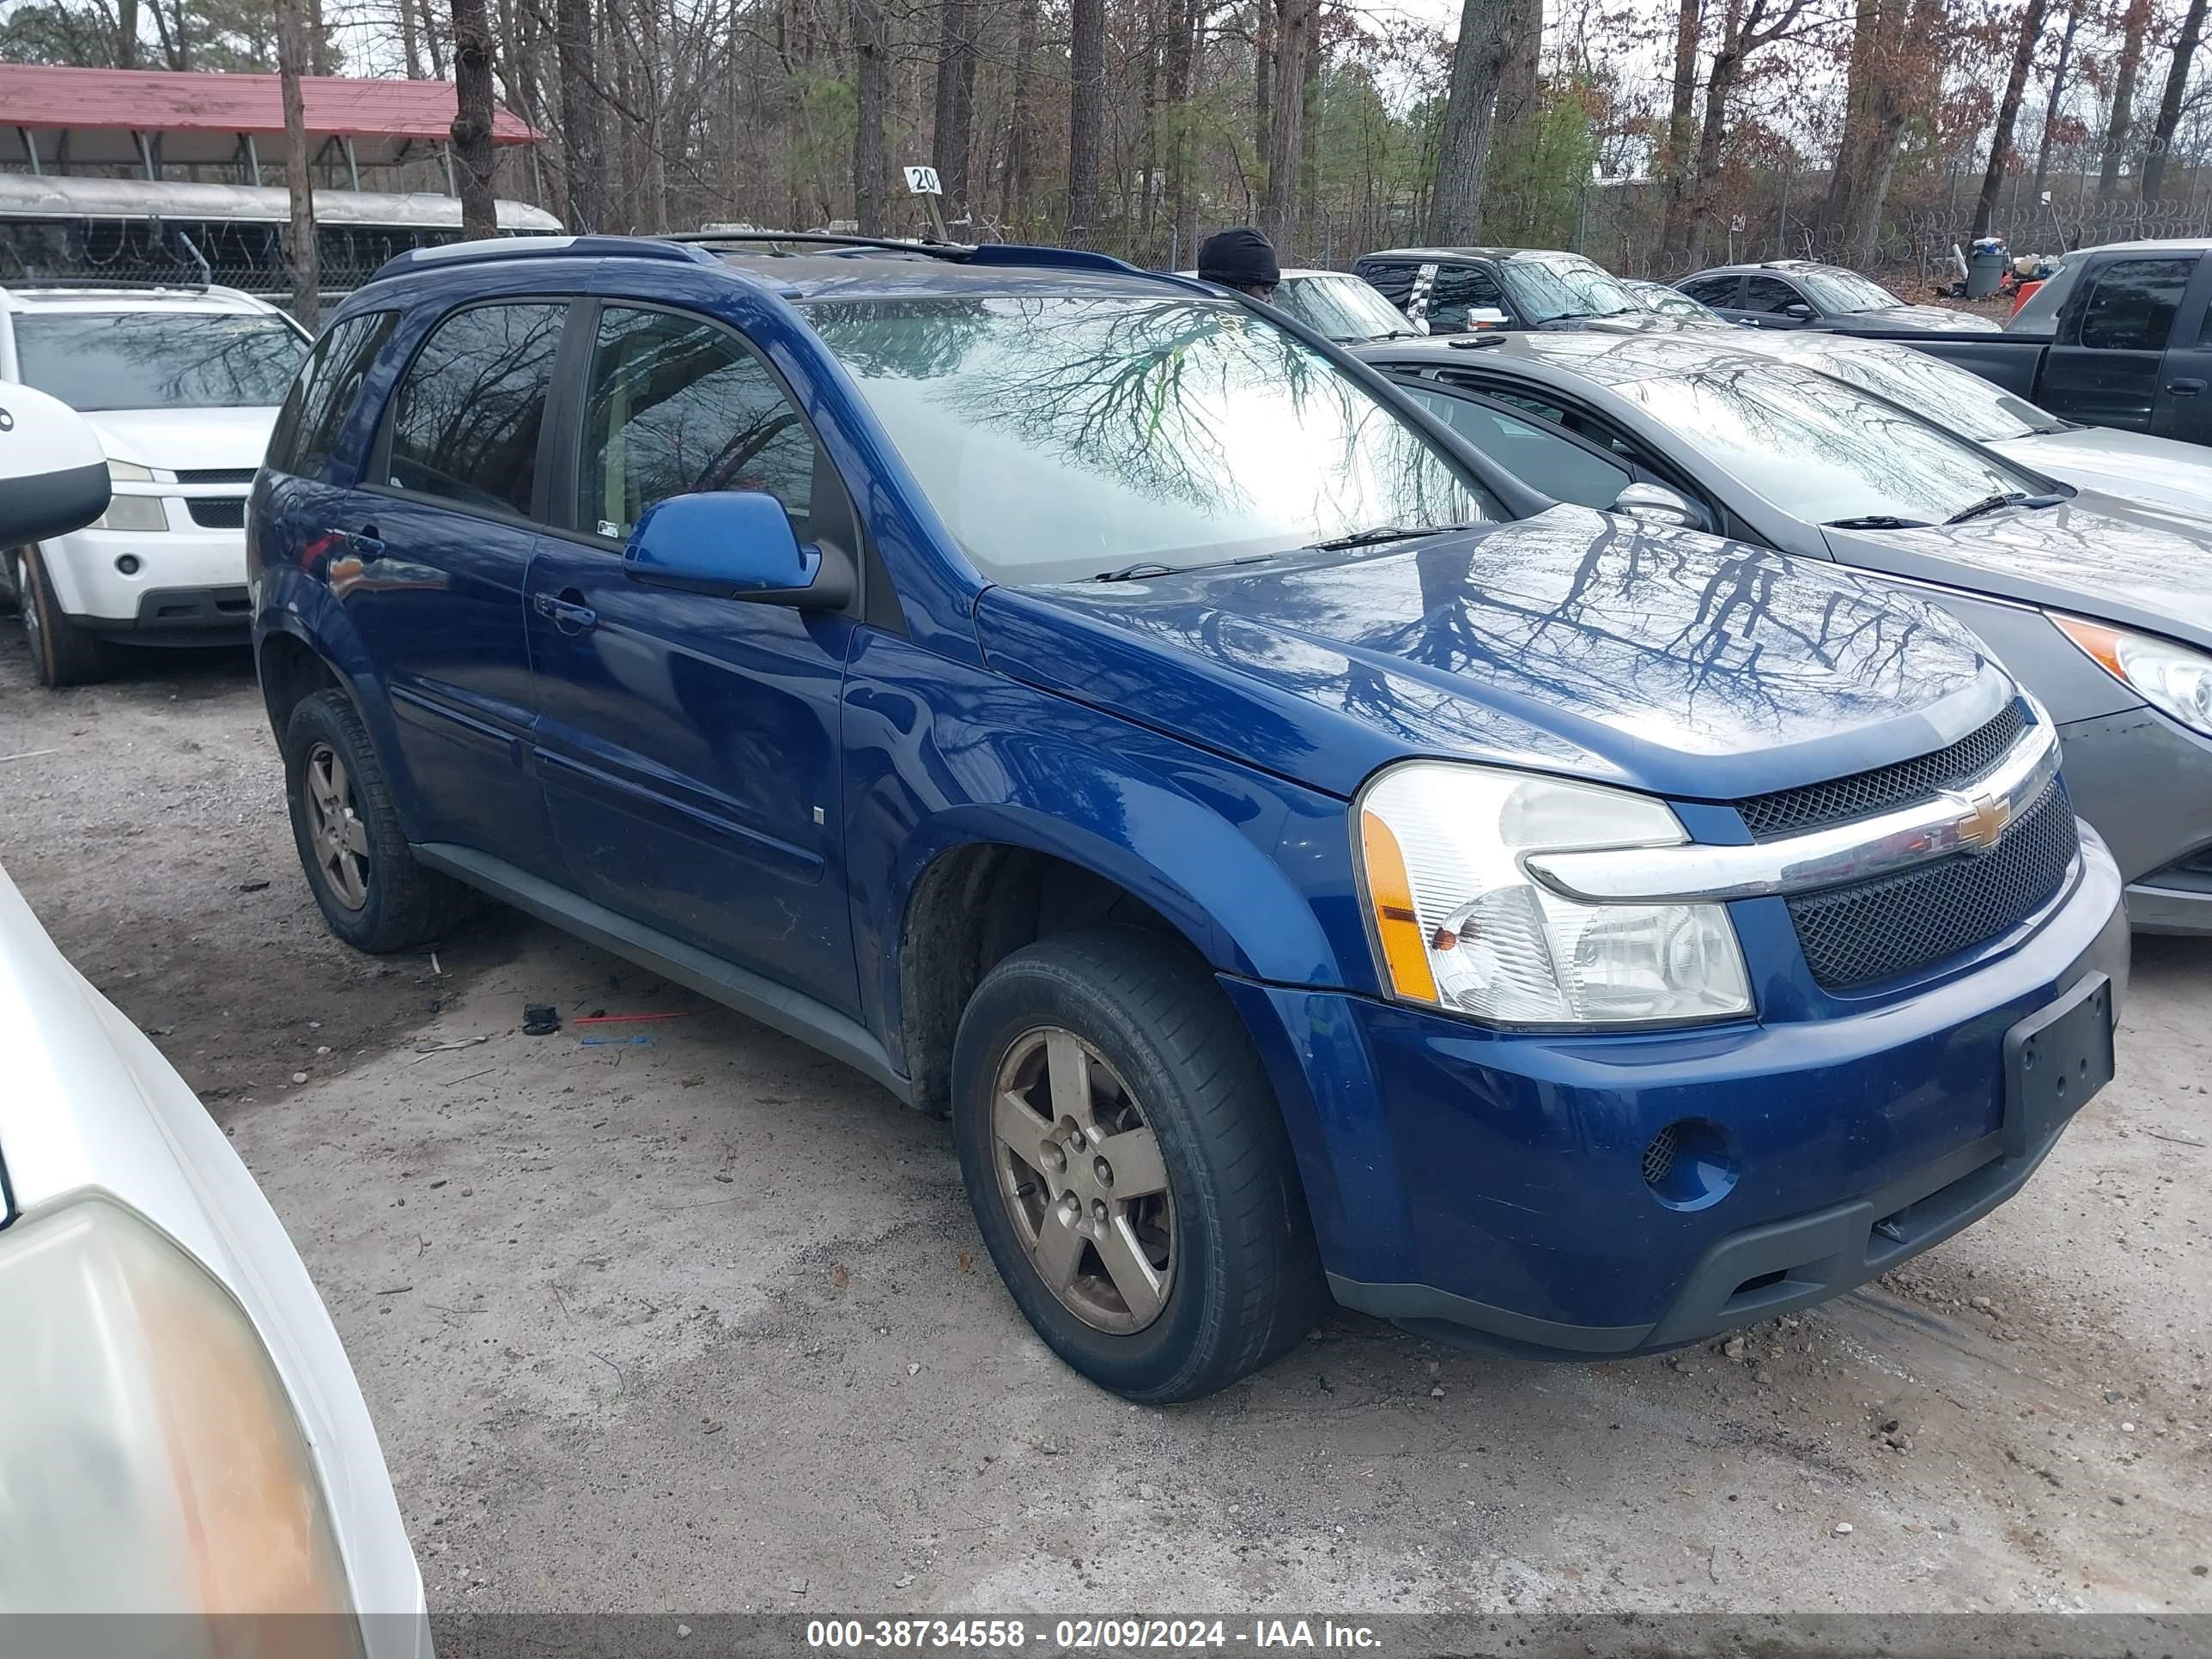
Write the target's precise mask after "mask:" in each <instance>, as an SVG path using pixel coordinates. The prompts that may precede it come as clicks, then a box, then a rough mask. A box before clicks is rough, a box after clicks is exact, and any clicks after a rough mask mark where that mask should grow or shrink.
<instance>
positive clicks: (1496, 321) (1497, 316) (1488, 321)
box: [1467, 306, 1513, 328]
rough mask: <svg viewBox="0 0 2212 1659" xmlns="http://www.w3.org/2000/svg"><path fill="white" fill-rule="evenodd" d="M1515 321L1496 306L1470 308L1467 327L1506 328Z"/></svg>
mask: <svg viewBox="0 0 2212 1659" xmlns="http://www.w3.org/2000/svg"><path fill="white" fill-rule="evenodd" d="M1512 320H1513V319H1511V318H1510V317H1509V316H1507V315H1506V314H1505V313H1504V312H1502V311H1500V310H1499V309H1498V307H1496V306H1469V307H1468V308H1467V325H1468V327H1469V328H1504V326H1505V325H1507V324H1508V323H1510V322H1511V321H1512Z"/></svg>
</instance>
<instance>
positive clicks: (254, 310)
mask: <svg viewBox="0 0 2212 1659" xmlns="http://www.w3.org/2000/svg"><path fill="white" fill-rule="evenodd" d="M307 345H308V341H307V335H306V334H305V333H304V331H301V328H300V327H299V326H298V325H296V324H295V323H294V322H293V321H292V319H290V318H289V317H287V316H286V315H285V314H284V313H283V312H281V311H279V310H278V309H277V308H276V307H275V306H272V305H270V304H269V303H268V302H267V301H264V300H257V299H255V298H254V297H253V296H252V295H250V294H240V293H239V292H237V291H236V290H234V289H224V288H207V289H158V288H144V289H125V288H102V287H97V286H92V285H64V284H58V285H55V286H52V287H38V288H19V289H0V382H6V381H22V382H24V383H26V384H27V385H30V386H35V387H37V388H38V389H39V390H40V391H41V392H49V393H51V394H52V395H53V396H54V397H57V398H60V399H61V400H62V401H63V402H64V403H65V404H70V405H71V406H72V407H73V408H75V409H76V410H78V411H79V412H81V413H82V415H83V416H85V418H86V419H87V420H88V421H89V422H91V423H92V426H93V428H94V430H95V431H96V432H97V433H98V434H99V435H100V443H101V445H102V447H105V448H106V452H107V466H108V471H109V474H110V476H111V477H112V479H113V482H114V497H113V499H112V501H111V502H110V503H109V506H108V509H107V511H106V513H105V514H104V515H103V516H102V517H101V518H100V520H98V521H97V522H95V523H94V524H93V525H92V526H90V527H88V528H87V529H84V530H80V531H77V532H75V533H73V534H70V535H67V536H58V537H55V538H52V539H51V540H48V541H43V542H40V543H37V544H34V545H33V546H30V547H26V548H13V549H9V550H6V552H5V556H4V560H0V563H3V564H4V569H5V576H6V580H7V581H8V584H9V586H11V587H12V588H13V589H14V591H15V599H16V603H17V605H18V607H19V608H20V609H21V611H22V616H23V629H24V632H25V633H26V634H27V635H28V636H29V639H30V643H31V658H32V663H33V668H34V669H35V671H36V672H37V673H38V676H39V678H40V680H42V681H43V682H44V683H45V684H48V685H75V684H82V683H83V682H85V681H87V680H92V679H97V678H100V673H101V671H102V670H103V668H104V666H105V659H106V645H107V642H108V641H111V640H124V641H131V642H132V643H135V644H142V645H198V644H222V643H234V642H236V641H243V640H244V639H245V638H246V633H247V629H248V625H249V622H250V617H249V615H248V612H247V608H246V494H247V492H248V491H249V490H250V489H252V486H253V475H254V472H255V471H256V470H257V469H258V467H259V466H260V465H261V457H262V454H263V453H264V451H265V450H266V449H267V448H268V447H269V432H270V428H271V427H272V426H273V425H274V424H275V423H276V410H277V406H278V405H279V404H282V403H283V401H284V394H285V392H287V391H289V389H290V387H291V384H292V376H293V374H294V372H295V371H296V370H297V369H298V368H299V366H300V364H301V362H302V361H304V360H305V358H306V357H307Z"/></svg>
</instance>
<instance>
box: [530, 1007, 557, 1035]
mask: <svg viewBox="0 0 2212 1659" xmlns="http://www.w3.org/2000/svg"><path fill="white" fill-rule="evenodd" d="M560 1029H561V1011H560V1010H559V1009H558V1008H556V1007H554V1006H551V1005H550V1004H549V1003H544V1002H526V1003H524V1004H523V1005H522V1034H523V1036H552V1035H553V1033H554V1032H556V1031H557V1030H560Z"/></svg>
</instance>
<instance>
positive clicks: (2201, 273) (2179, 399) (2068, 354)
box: [1861, 240, 2212, 444]
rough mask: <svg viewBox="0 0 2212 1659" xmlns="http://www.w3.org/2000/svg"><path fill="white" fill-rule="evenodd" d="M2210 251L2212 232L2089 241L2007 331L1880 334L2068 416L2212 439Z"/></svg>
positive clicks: (2031, 298) (2167, 435) (2195, 439)
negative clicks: (2101, 243) (2181, 237)
mask: <svg viewBox="0 0 2212 1659" xmlns="http://www.w3.org/2000/svg"><path fill="white" fill-rule="evenodd" d="M2208 254H2212V240H2193V241H2172V242H2118V243H2115V244H2113V245H2112V246H2109V247H2092V248H2083V249H2081V251H2080V252H2075V253H2069V254H2068V255H2067V256H2066V260H2065V263H2064V264H2063V265H2061V266H2060V267H2059V270H2058V272H2057V275H2056V276H2052V277H2051V279H2050V281H2048V282H2046V283H2044V285H2043V286H2042V287H2041V288H2039V289H2037V290H2036V291H2035V292H2034V293H2033V295H2029V296H2028V301H2027V304H2026V305H2024V306H2022V307H2021V309H2020V311H2019V313H2018V314H2016V315H2015V317H2014V318H2013V319H2012V321H2011V322H2009V323H2008V324H2007V325H2005V328H2004V331H2003V332H2002V333H1999V334H1927V333H1907V332H1905V331H1902V330H1900V331H1898V332H1896V333H1894V334H1891V333H1887V332H1886V331H1885V332H1883V333H1881V334H1880V335H1878V336H1877V337H1879V338H1883V339H1893V340H1895V341H1896V342H1897V343H1899V344H1901V345H1910V346H1913V347H1916V348H1917V349H1920V350H1922V351H1924V352H1927V353H1928V354H1929V356H1935V357H1941V358H1942V359H1943V361H1944V362H1950V363H1956V364H1958V365H1959V366H1960V368H1970V369H1972V370H1973V371H1974V373H1975V374H1979V375H1980V376H1982V377H1983V378H1984V380H1994V381H1996V383H1997V384H1998V385H1999V386H2002V387H2004V388H2005V390H2007V391H2008V392H2018V393H2019V394H2020V395H2021V397H2023V398H2027V399H2028V401H2029V402H2031V403H2034V404H2040V405H2041V406H2042V407H2044V408H2045V409H2047V410H2050V411H2051V413H2052V414H2054V415H2062V416H2065V417H2066V418H2067V419H2068V420H2072V421H2081V422H2085V423H2086V424H2087V425H2090V426H2114V427H2125V428H2130V429H2132V430H2134V431H2137V432H2150V433H2155V434H2156V435H2159V436H2160V437H2162V438H2179V439H2181V440H2183V441H2185V442H2189V443H2198V444H2212V319H2208V316H2207V308H2208V305H2212V258H2207V257H2206V256H2207V255H2208ZM1861 337H1863V336H1861Z"/></svg>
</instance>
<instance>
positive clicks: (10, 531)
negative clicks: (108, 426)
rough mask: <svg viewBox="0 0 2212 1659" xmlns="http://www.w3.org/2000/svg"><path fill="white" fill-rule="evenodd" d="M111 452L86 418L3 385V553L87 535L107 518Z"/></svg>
mask: <svg viewBox="0 0 2212 1659" xmlns="http://www.w3.org/2000/svg"><path fill="white" fill-rule="evenodd" d="M107 497H108V489H107V453H106V451H105V450H103V449H102V448H101V447H100V437H99V435H98V434H96V433H95V432H94V431H93V429H92V428H91V426H90V424H89V423H88V422H86V420H85V418H84V416H82V415H80V414H78V413H77V412H76V410H73V409H71V408H70V406H69V405H68V404H65V403H64V402H62V400H61V399H60V398H50V397H48V396H47V395H46V393H45V392H34V391H33V390H32V389H31V388H30V387H29V386H15V385H9V386H0V547H20V546H21V545H22V544H25V543H27V542H36V541H43V540H45V539H46V538H47V537H49V536H66V535H67V534H69V532H70V531H72V530H82V529H83V528H84V527H85V526H87V525H88V524H90V523H91V522H92V521H93V520H94V519H96V518H98V517H99V516H100V514H101V513H105V512H106V511H107Z"/></svg>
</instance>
